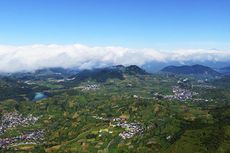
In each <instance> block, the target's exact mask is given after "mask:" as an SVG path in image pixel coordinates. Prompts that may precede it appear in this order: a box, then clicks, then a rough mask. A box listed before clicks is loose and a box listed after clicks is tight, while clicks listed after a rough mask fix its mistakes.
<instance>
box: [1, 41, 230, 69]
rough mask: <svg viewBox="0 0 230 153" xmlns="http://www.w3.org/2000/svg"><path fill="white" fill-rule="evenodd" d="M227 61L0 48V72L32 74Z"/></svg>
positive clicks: (150, 52) (197, 55)
mask: <svg viewBox="0 0 230 153" xmlns="http://www.w3.org/2000/svg"><path fill="white" fill-rule="evenodd" d="M190 60H191V61H206V60H207V61H227V60H230V53H229V52H226V51H219V50H205V49H181V50H174V51H170V52H163V51H158V50H155V49H151V48H150V49H132V48H124V47H113V46H112V47H90V46H86V45H80V44H73V45H56V44H52V45H27V46H7V45H0V72H16V71H22V70H26V71H31V70H35V69H39V68H45V67H64V68H67V67H78V68H81V69H90V68H94V67H105V66H108V65H118V64H122V65H131V64H135V65H139V66H141V65H143V64H145V63H147V62H151V61H156V62H170V61H177V62H181V63H183V62H186V61H190Z"/></svg>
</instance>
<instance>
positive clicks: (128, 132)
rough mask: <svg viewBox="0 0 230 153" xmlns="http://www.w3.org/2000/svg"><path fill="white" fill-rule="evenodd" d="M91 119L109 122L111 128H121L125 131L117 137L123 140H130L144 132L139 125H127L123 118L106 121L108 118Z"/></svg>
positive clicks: (96, 117)
mask: <svg viewBox="0 0 230 153" xmlns="http://www.w3.org/2000/svg"><path fill="white" fill-rule="evenodd" d="M93 118H95V119H98V120H103V121H110V125H111V126H112V127H121V128H123V129H125V131H123V132H121V133H120V134H119V136H120V137H121V138H122V139H124V140H125V139H130V138H132V137H133V136H135V135H137V134H139V133H143V132H144V129H143V127H142V126H141V124H140V123H128V122H127V120H126V119H125V118H112V119H108V118H103V117H98V116H93ZM100 131H101V130H100ZM100 131H99V133H100ZM110 133H112V131H110Z"/></svg>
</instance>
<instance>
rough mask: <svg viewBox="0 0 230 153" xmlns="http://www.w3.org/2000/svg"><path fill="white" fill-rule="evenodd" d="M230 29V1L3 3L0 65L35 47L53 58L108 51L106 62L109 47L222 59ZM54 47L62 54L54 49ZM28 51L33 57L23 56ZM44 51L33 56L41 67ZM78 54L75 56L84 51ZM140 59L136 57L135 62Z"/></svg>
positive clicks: (229, 45)
mask: <svg viewBox="0 0 230 153" xmlns="http://www.w3.org/2000/svg"><path fill="white" fill-rule="evenodd" d="M229 27H230V1H229V0H0V59H1V60H3V61H8V62H5V63H0V64H1V65H0V66H1V67H4V66H7V69H13V68H12V66H10V65H11V63H10V62H9V61H23V60H22V58H21V59H19V57H15V58H14V59H9V57H11V56H10V53H12V52H13V53H15V52H17V51H18V52H19V54H22V53H23V55H22V57H24V58H25V59H29V58H32V57H31V56H32V55H30V54H31V53H30V52H35V51H34V50H33V49H34V48H33V47H34V46H36V45H37V46H43V47H41V50H45V52H52V54H54V52H55V56H56V55H58V51H57V50H61V49H65V51H64V52H65V54H68V53H67V52H70V51H69V50H68V47H67V46H71V47H72V48H74V47H75V46H76V45H80V46H85V47H86V48H90V49H89V50H87V52H89V53H90V54H92V53H91V52H93V51H92V50H94V49H92V48H97V47H98V48H101V50H107V52H106V54H105V55H106V56H107V54H109V56H111V55H113V53H111V51H110V50H108V47H111V48H116V49H117V52H122V51H123V48H126V49H128V50H129V51H134V50H135V52H137V51H138V50H140V52H142V51H143V50H145V49H148V50H154V52H153V53H156V52H157V54H156V55H160V54H167V56H168V55H172V56H173V55H174V53H175V52H177V53H178V56H179V53H180V52H179V51H184V52H190V51H191V50H193V52H194V51H197V52H199V51H201V50H202V54H205V53H209V52H210V50H211V51H215V52H216V51H219V54H218V57H219V56H223V52H224V53H225V54H224V55H226V54H228V52H230V28H229ZM52 45H53V46H56V47H57V46H59V48H58V49H50V46H52ZM66 47H67V48H66ZM71 47H70V48H71ZM28 48H29V49H28ZM51 48H52V47H51ZM118 48H122V49H121V50H118ZM27 49H28V50H31V51H30V52H28V51H24V50H27ZM41 50H40V49H37V50H36V53H33V54H39V56H40V58H39V59H40V60H41V61H43V60H45V59H43V58H44V56H43V54H44V53H43V51H41ZM76 50H77V51H75V52H76V54H78V52H80V51H81V50H79V48H77V49H76ZM9 52H10V53H9ZM18 52H17V53H18ZM21 52H22V53H21ZM27 52H28V53H27ZM114 52H116V51H114ZM130 53H131V52H130ZM153 53H152V54H153ZM50 54H51V53H50ZM93 54H96V53H93ZM180 54H181V53H180ZM187 54H189V53H187ZM187 54H186V56H187ZM215 54H216V53H215ZM29 55H30V56H29ZM138 55H139V53H138V54H132V58H134V59H135V58H136V57H135V56H138ZM27 56H28V57H27ZM68 56H69V55H68ZM130 56H131V55H130ZM133 56H134V57H133ZM183 56H184V55H183ZM210 56H213V54H212V55H210ZM20 57H21V56H20ZM202 57H203V56H202ZM207 57H208V56H206V57H205V59H208V58H207ZM76 58H79V60H83V59H82V58H83V57H81V56H77V57H76ZM161 58H162V57H159V59H161ZM191 58H192V59H194V57H191ZM129 59H130V58H129ZM156 59H158V58H152V59H145V61H143V63H145V62H146V61H149V60H150V61H151V60H156ZM180 59H181V58H180ZM209 59H214V57H213V58H209ZM224 59H225V60H227V59H228V58H227V59H226V57H225V58H224ZM229 59H230V58H229ZM62 60H64V61H65V60H66V59H65V58H64V59H62ZM89 60H91V59H88V58H87V61H89ZM92 60H93V59H92ZM98 60H100V59H98ZM117 60H118V61H119V60H120V59H117ZM126 60H127V59H126ZM166 60H167V59H166ZM170 60H171V58H170ZM188 60H190V59H188ZM215 60H217V59H215ZM218 60H222V58H221V59H218ZM19 63H22V62H19ZM111 63H113V62H111ZM114 63H116V62H114ZM130 63H131V64H132V62H130ZM133 63H134V64H135V63H136V62H133ZM29 64H30V63H28V61H27V64H25V63H23V64H22V65H29ZM83 64H85V63H83ZM103 64H105V63H102V65H103ZM67 65H75V66H76V65H79V63H75V64H67ZM20 66H21V65H20V64H19V65H18V66H17V67H20ZM44 66H45V65H43V67H44ZM81 66H82V65H81ZM34 67H38V66H37V65H35V66H34ZM0 71H1V68H0Z"/></svg>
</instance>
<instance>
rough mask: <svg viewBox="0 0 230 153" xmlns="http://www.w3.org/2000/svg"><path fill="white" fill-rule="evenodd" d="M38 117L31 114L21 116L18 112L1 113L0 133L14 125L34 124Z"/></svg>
mask: <svg viewBox="0 0 230 153" xmlns="http://www.w3.org/2000/svg"><path fill="white" fill-rule="evenodd" d="M39 118H40V117H34V116H33V115H32V114H30V115H28V116H22V115H21V114H19V113H18V112H11V113H6V114H3V116H2V120H1V123H2V124H1V126H0V135H1V134H3V133H4V132H5V131H6V130H7V129H10V128H14V127H16V126H23V127H26V126H30V125H33V124H35V122H37V121H38V120H39Z"/></svg>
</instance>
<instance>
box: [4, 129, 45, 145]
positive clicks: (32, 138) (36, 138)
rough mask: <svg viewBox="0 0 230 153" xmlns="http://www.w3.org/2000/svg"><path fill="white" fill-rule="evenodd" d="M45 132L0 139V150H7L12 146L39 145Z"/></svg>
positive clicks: (27, 133)
mask: <svg viewBox="0 0 230 153" xmlns="http://www.w3.org/2000/svg"><path fill="white" fill-rule="evenodd" d="M43 137H44V130H36V131H33V132H26V133H23V134H21V135H19V136H16V137H11V138H3V139H0V148H7V147H9V146H11V145H13V146H17V145H23V144H38V143H40V142H41V141H43Z"/></svg>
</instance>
